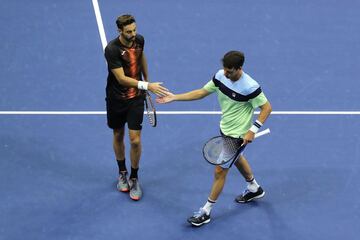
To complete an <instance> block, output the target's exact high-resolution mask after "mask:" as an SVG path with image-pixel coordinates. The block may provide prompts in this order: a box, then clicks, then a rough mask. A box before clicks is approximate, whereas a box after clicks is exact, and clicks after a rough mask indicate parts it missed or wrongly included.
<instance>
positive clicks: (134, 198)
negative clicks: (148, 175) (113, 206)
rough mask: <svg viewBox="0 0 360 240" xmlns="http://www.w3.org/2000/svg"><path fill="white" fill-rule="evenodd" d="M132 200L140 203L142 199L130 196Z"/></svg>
mask: <svg viewBox="0 0 360 240" xmlns="http://www.w3.org/2000/svg"><path fill="white" fill-rule="evenodd" d="M130 198H131V199H132V200H134V201H139V200H140V197H132V196H130Z"/></svg>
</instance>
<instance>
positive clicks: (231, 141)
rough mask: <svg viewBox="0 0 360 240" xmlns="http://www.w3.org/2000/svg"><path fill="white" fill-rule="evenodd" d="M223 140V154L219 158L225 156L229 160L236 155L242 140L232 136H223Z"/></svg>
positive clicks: (224, 158)
mask: <svg viewBox="0 0 360 240" xmlns="http://www.w3.org/2000/svg"><path fill="white" fill-rule="evenodd" d="M222 140H223V143H222V154H221V155H220V156H219V158H223V160H224V161H227V160H229V159H231V158H233V157H234V155H236V153H237V151H238V150H239V148H240V146H241V143H242V140H241V139H238V138H231V137H223V138H222Z"/></svg>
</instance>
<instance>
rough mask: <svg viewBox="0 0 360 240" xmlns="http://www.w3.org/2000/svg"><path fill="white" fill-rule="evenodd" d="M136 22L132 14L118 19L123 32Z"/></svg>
mask: <svg viewBox="0 0 360 240" xmlns="http://www.w3.org/2000/svg"><path fill="white" fill-rule="evenodd" d="M134 22H135V18H134V17H133V16H132V15H130V14H125V15H121V16H119V17H118V18H117V19H116V25H117V27H118V28H119V29H120V30H122V29H123V27H125V26H126V25H130V24H132V23H134Z"/></svg>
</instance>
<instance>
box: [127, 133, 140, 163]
mask: <svg viewBox="0 0 360 240" xmlns="http://www.w3.org/2000/svg"><path fill="white" fill-rule="evenodd" d="M129 136H130V144H131V149H130V159H131V167H132V168H135V169H137V168H139V162H140V157H141V130H129Z"/></svg>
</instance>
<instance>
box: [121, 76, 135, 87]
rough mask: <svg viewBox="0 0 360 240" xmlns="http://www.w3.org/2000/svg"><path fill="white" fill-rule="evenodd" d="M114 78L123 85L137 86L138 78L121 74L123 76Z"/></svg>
mask: <svg viewBox="0 0 360 240" xmlns="http://www.w3.org/2000/svg"><path fill="white" fill-rule="evenodd" d="M116 80H117V81H118V82H119V83H120V84H121V85H123V86H125V87H137V86H138V82H139V81H138V80H136V79H134V78H131V77H127V76H123V77H116Z"/></svg>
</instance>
